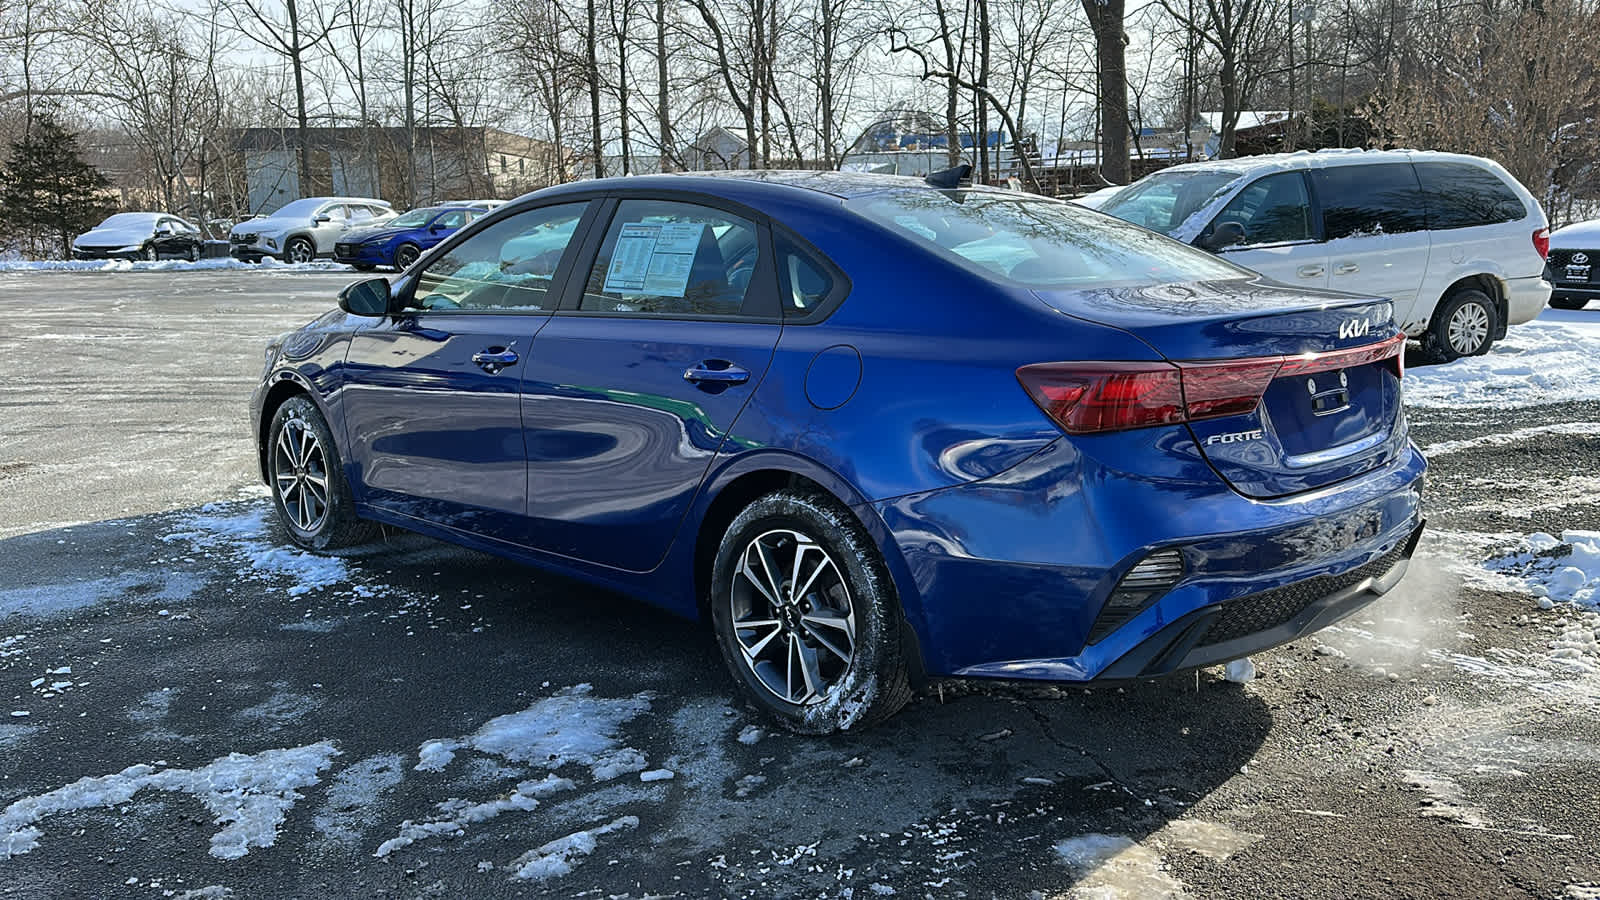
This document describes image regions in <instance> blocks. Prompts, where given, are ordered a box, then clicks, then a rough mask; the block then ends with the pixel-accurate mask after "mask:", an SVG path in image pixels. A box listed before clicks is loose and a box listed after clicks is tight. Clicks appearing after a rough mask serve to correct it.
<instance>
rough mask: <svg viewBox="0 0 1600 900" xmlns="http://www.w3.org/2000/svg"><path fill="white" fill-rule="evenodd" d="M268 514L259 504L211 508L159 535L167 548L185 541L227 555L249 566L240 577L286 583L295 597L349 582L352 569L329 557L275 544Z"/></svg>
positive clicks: (241, 572)
mask: <svg viewBox="0 0 1600 900" xmlns="http://www.w3.org/2000/svg"><path fill="white" fill-rule="evenodd" d="M269 514H270V509H269V508H268V507H267V506H265V505H258V506H256V507H254V508H252V509H248V510H245V511H243V512H229V511H227V510H226V509H224V508H223V507H221V506H218V505H217V504H214V503H208V504H206V505H205V506H202V507H201V508H200V512H199V513H198V514H196V515H191V516H187V517H185V518H184V519H183V521H182V522H181V523H180V529H181V530H179V531H175V532H172V533H171V534H166V535H162V537H161V539H162V540H163V541H166V542H167V543H172V542H174V541H187V542H188V543H190V544H192V545H194V547H195V548H196V549H199V550H202V551H206V552H208V553H212V554H221V553H230V554H234V555H236V556H238V557H241V558H242V559H243V560H244V561H245V562H247V563H248V564H249V565H248V568H244V569H240V570H239V571H238V574H239V575H240V576H241V577H244V578H252V579H255V580H261V581H267V580H271V581H277V580H280V579H287V580H288V581H289V586H288V587H287V588H285V591H286V592H287V593H288V595H289V596H291V597H299V596H302V595H304V594H309V593H310V592H312V591H315V590H321V589H323V588H327V587H331V586H332V585H335V584H338V583H340V582H342V581H345V580H347V579H348V578H349V577H350V567H349V566H348V565H347V564H346V563H345V561H344V560H342V559H339V558H338V557H333V556H319V555H317V554H314V553H308V552H306V551H304V550H300V549H297V548H294V547H291V546H288V545H284V544H279V543H276V542H275V541H274V540H273V539H272V537H271V536H270V535H269V534H268V528H267V516H268V515H269Z"/></svg>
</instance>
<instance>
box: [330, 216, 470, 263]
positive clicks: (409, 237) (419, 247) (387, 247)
mask: <svg viewBox="0 0 1600 900" xmlns="http://www.w3.org/2000/svg"><path fill="white" fill-rule="evenodd" d="M485 212H487V209H486V208H485V207H481V206H426V207H422V208H420V209H413V210H411V211H410V212H408V213H405V214H403V215H400V216H396V217H395V218H393V219H390V220H389V221H387V222H384V223H383V224H381V225H373V226H370V227H367V228H356V229H351V230H350V231H347V232H345V233H344V234H341V235H339V240H338V242H337V243H335V244H334V245H333V258H334V261H336V262H342V263H345V264H346V265H351V266H355V267H356V268H357V269H361V270H363V271H366V270H371V269H375V268H377V267H378V266H389V267H390V268H393V269H395V270H396V271H401V270H404V269H409V268H410V267H411V264H412V263H414V262H416V261H417V259H418V257H420V256H422V251H424V250H427V249H429V248H430V247H433V246H434V245H435V244H438V243H439V242H440V241H442V240H444V239H445V238H447V237H449V236H450V235H452V234H455V233H456V231H458V230H459V229H460V228H461V227H462V226H464V225H466V224H467V223H468V222H471V221H472V220H473V219H476V218H477V217H479V216H481V215H483V214H484V213H485Z"/></svg>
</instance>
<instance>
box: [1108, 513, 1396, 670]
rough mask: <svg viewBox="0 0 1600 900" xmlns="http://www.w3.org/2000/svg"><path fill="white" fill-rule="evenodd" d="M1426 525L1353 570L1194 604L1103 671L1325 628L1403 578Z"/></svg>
mask: <svg viewBox="0 0 1600 900" xmlns="http://www.w3.org/2000/svg"><path fill="white" fill-rule="evenodd" d="M1425 525H1426V523H1419V524H1418V525H1417V527H1416V529H1415V530H1414V531H1412V532H1411V535H1410V536H1409V537H1408V538H1407V539H1406V540H1405V541H1404V542H1402V543H1400V544H1397V545H1396V546H1395V547H1394V549H1392V550H1390V551H1389V552H1388V553H1386V554H1384V555H1383V556H1381V557H1379V558H1378V559H1375V560H1373V561H1372V562H1369V563H1367V564H1365V565H1362V566H1359V567H1357V568H1355V569H1352V570H1350V571H1349V572H1344V573H1341V574H1339V575H1319V576H1317V577H1315V578H1308V579H1306V580H1305V581H1300V582H1296V583H1295V584H1291V585H1286V586H1284V587H1281V588H1275V589H1273V590H1270V591H1263V592H1261V593H1259V594H1250V595H1248V596H1244V597H1237V598H1235V599H1233V600H1228V601H1225V602H1222V603H1218V604H1216V605H1214V606H1208V607H1206V608H1204V609H1198V610H1195V611H1194V612H1192V613H1190V614H1189V615H1187V616H1184V617H1183V618H1181V619H1179V620H1178V621H1176V622H1173V623H1172V624H1171V625H1168V626H1167V627H1166V628H1163V629H1162V630H1161V631H1159V632H1157V633H1156V634H1155V635H1154V636H1152V637H1151V638H1150V639H1149V640H1147V641H1145V642H1144V643H1143V644H1141V645H1139V647H1138V648H1136V649H1135V650H1134V651H1133V652H1131V653H1129V654H1128V655H1126V656H1124V657H1122V658H1121V659H1119V660H1117V661H1116V662H1115V663H1112V664H1111V665H1110V666H1109V667H1107V668H1106V670H1105V671H1104V672H1102V673H1101V674H1100V676H1099V678H1103V679H1125V678H1148V677H1152V676H1156V675H1166V674H1170V673H1172V672H1178V671H1182V670H1185V669H1196V668H1200V667H1201V666H1211V665H1216V664H1218V663H1224V662H1227V661H1229V660H1233V659H1239V658H1241V657H1245V656H1249V655H1250V654H1252V653H1260V652H1262V651H1263V650H1270V649H1272V648H1273V647H1277V646H1279V645H1281V644H1287V643H1289V642H1290V641H1293V640H1297V639H1299V638H1302V637H1305V636H1306V635H1308V634H1311V633H1312V632H1316V631H1320V630H1322V629H1324V628H1326V627H1328V626H1329V625H1332V624H1333V623H1335V622H1337V621H1339V620H1340V619H1343V618H1344V617H1345V616H1348V615H1350V614H1351V613H1353V612H1355V611H1356V610H1358V609H1360V608H1362V607H1363V606H1366V605H1367V604H1369V603H1371V602H1372V601H1374V600H1376V599H1378V598H1379V597H1381V596H1383V595H1384V594H1386V593H1388V592H1389V589H1390V588H1393V587H1394V586H1395V584H1397V583H1398V582H1399V581H1400V578H1401V577H1402V576H1403V575H1405V573H1406V567H1407V566H1408V565H1409V564H1410V562H1411V556H1412V554H1414V553H1416V550H1417V543H1418V542H1419V541H1421V540H1422V530H1423V528H1424V527H1425ZM1097 680H1098V679H1097Z"/></svg>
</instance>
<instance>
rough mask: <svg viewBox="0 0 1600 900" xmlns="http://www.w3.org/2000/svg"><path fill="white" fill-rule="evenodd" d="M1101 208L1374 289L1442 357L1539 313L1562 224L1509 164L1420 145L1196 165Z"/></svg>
mask: <svg viewBox="0 0 1600 900" xmlns="http://www.w3.org/2000/svg"><path fill="white" fill-rule="evenodd" d="M1100 210H1101V212H1105V213H1109V214H1111V215H1114V216H1116V217H1118V218H1121V219H1126V220H1127V221H1129V222H1133V223H1135V224H1138V225H1143V226H1144V227H1146V228H1149V229H1151V230H1153V231H1159V232H1162V233H1164V234H1167V235H1170V236H1171V237H1174V238H1177V239H1178V240H1181V241H1185V242H1187V243H1191V244H1194V245H1195V246H1198V247H1203V248H1205V249H1207V250H1210V251H1212V252H1214V253H1217V254H1220V255H1222V256H1223V257H1225V258H1226V259H1228V260H1229V261H1230V262H1236V263H1238V264H1239V265H1242V266H1245V267H1247V268H1250V269H1254V270H1256V271H1258V272H1261V273H1262V274H1264V275H1267V276H1269V277H1271V278H1273V279H1276V280H1278V281H1281V282H1284V283H1286V284H1300V285H1306V286H1308V287H1319V288H1331V289H1334V290H1339V291H1348V292H1351V293H1357V294H1374V295H1377V296H1380V297H1388V298H1389V299H1391V300H1393V301H1394V305H1395V310H1394V314H1395V319H1396V320H1397V321H1399V322H1401V323H1402V327H1403V328H1404V329H1405V332H1406V334H1408V335H1410V336H1411V337H1414V338H1420V339H1421V341H1422V346H1423V350H1424V352H1425V353H1426V354H1427V355H1428V356H1430V357H1432V358H1434V359H1436V360H1440V361H1447V360H1452V359H1456V358H1457V357H1461V356H1471V355H1474V354H1478V353H1483V352H1484V351H1485V350H1487V349H1488V348H1489V345H1490V344H1491V343H1493V342H1494V340H1496V339H1497V338H1500V337H1504V336H1505V330H1506V326H1507V325H1517V324H1521V323H1523V322H1527V321H1530V320H1532V319H1533V318H1535V317H1536V316H1538V315H1539V311H1540V310H1541V309H1543V308H1544V305H1545V301H1547V300H1548V299H1549V298H1550V284H1549V283H1548V282H1546V281H1545V280H1544V279H1543V277H1541V276H1542V274H1543V272H1544V265H1545V255H1546V253H1547V252H1548V250H1549V240H1550V230H1549V228H1548V227H1547V226H1548V225H1549V223H1548V221H1547V220H1546V219H1545V216H1544V211H1543V210H1541V209H1540V208H1539V203H1538V201H1536V200H1535V199H1534V198H1533V196H1532V195H1531V194H1529V193H1528V191H1527V190H1526V189H1525V188H1523V186H1522V185H1520V184H1518V183H1517V180H1516V179H1515V178H1512V177H1511V176H1510V175H1509V174H1507V172H1506V171H1505V169H1503V168H1501V167H1500V166H1499V165H1498V164H1497V163H1494V162H1492V161H1490V160H1487V159H1481V158H1479V157H1476V156H1464V155H1461V154H1456V153H1435V152H1424V151H1416V150H1320V151H1317V152H1315V153H1307V152H1299V153H1280V154H1273V155H1269V156H1251V157H1242V158H1239V159H1228V160H1216V161H1210V162H1199V163H1187V164H1184V165H1179V166H1173V167H1171V168H1168V169H1162V170H1161V171H1159V172H1156V173H1154V174H1152V175H1149V176H1147V177H1145V178H1143V179H1140V180H1139V181H1137V182H1135V183H1133V184H1131V185H1128V186H1127V187H1126V188H1123V189H1122V190H1121V191H1118V192H1117V193H1116V195H1115V196H1113V197H1111V198H1110V199H1109V200H1107V201H1106V202H1105V203H1104V204H1103V205H1102V206H1101V207H1100Z"/></svg>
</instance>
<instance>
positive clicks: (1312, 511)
mask: <svg viewBox="0 0 1600 900" xmlns="http://www.w3.org/2000/svg"><path fill="white" fill-rule="evenodd" d="M1161 431H1163V430H1162V429H1146V430H1144V431H1143V432H1142V433H1141V432H1128V433H1126V434H1124V435H1122V436H1119V437H1116V438H1114V439H1113V440H1112V441H1111V442H1102V444H1101V447H1100V448H1098V449H1103V450H1105V451H1107V452H1106V453H1105V454H1104V455H1100V454H1098V453H1097V454H1096V456H1098V458H1095V456H1091V455H1089V454H1086V453H1078V452H1075V449H1074V448H1073V446H1072V442H1068V441H1062V442H1059V443H1058V445H1056V446H1054V447H1052V448H1051V449H1047V450H1045V451H1041V452H1040V453H1039V454H1036V455H1035V457H1033V458H1032V459H1030V460H1029V461H1027V462H1025V463H1023V464H1022V465H1019V466H1017V467H1016V468H1015V469H1013V470H1011V471H1009V472H1007V473H1004V474H1002V475H1000V476H996V477H994V478H990V479H986V480H983V481H978V482H973V483H971V484H967V485H961V486H958V487H954V488H947V489H943V490H940V491H934V492H930V493H926V494H920V495H912V496H908V497H901V498H895V499H892V500H886V501H882V502H879V503H877V504H874V505H873V506H874V508H875V510H876V512H877V513H878V515H879V517H880V518H881V519H882V521H883V523H884V525H885V526H886V527H887V529H888V532H889V535H890V537H891V538H892V540H893V543H894V547H893V548H891V549H892V551H893V552H897V553H898V554H899V556H900V558H901V559H902V560H903V562H904V567H903V568H901V569H899V571H902V572H904V573H906V574H905V575H903V576H901V577H902V578H903V579H906V580H908V581H909V583H908V584H906V585H905V588H903V589H902V591H901V594H902V598H903V600H904V604H905V606H906V612H907V616H908V620H909V621H910V623H911V625H912V628H913V629H914V630H915V631H916V632H917V638H918V641H919V643H920V645H921V646H920V649H921V652H922V657H923V661H924V665H925V668H926V670H927V672H928V673H929V674H930V675H947V676H960V677H982V678H1004V679H1037V680H1049V681H1071V682H1083V681H1092V680H1096V679H1101V678H1122V677H1133V676H1137V675H1142V674H1154V673H1158V672H1168V671H1177V670H1179V669H1184V668H1193V667H1195V666H1201V665H1208V664H1211V663H1213V662H1223V661H1226V660H1228V659H1234V658H1238V657H1240V656H1246V655H1249V654H1250V653H1252V652H1256V651H1258V650H1261V649H1265V648H1267V647H1272V646H1276V645H1278V644H1281V643H1284V642H1286V641H1290V640H1294V639H1295V638H1297V637H1300V636H1302V635H1304V634H1308V633H1310V632H1311V631H1315V630H1316V629H1318V628H1321V627H1323V626H1325V625H1326V624H1327V623H1328V622H1330V621H1333V620H1334V619H1336V618H1338V617H1341V616H1343V615H1347V614H1348V613H1349V612H1351V611H1353V610H1354V609H1356V608H1359V607H1360V606H1361V605H1364V604H1365V603H1368V602H1371V601H1372V600H1374V599H1376V598H1377V597H1378V596H1379V595H1380V594H1381V593H1382V592H1383V591H1384V590H1386V589H1387V588H1388V587H1389V586H1390V585H1391V583H1392V581H1394V580H1398V577H1399V575H1400V574H1402V573H1403V571H1404V570H1403V568H1402V569H1400V570H1399V571H1395V565H1396V563H1398V562H1399V561H1400V560H1401V559H1409V557H1410V553H1411V551H1412V550H1413V549H1414V548H1415V541H1416V538H1417V536H1418V534H1419V533H1420V528H1421V525H1422V494H1421V487H1422V479H1423V475H1424V473H1425V471H1426V466H1427V464H1426V462H1425V461H1424V460H1423V458H1422V455H1421V454H1420V453H1418V452H1417V451H1416V449H1415V447H1414V446H1413V445H1411V444H1410V443H1409V442H1407V444H1406V450H1405V452H1403V453H1401V454H1400V456H1399V457H1398V458H1396V459H1394V460H1391V461H1390V462H1389V463H1387V464H1386V465H1384V466H1383V467H1381V468H1380V469H1378V470H1375V471H1372V472H1368V473H1366V474H1364V475H1361V476H1358V477H1356V478H1351V479H1347V480H1345V481H1342V482H1339V483H1336V484H1334V485H1330V486H1328V487H1326V488H1322V489H1319V490H1315V491H1310V492H1306V493H1303V494H1297V495H1294V496H1291V497H1287V498H1280V499H1276V500H1255V499H1251V498H1247V497H1244V496H1241V495H1240V494H1238V493H1236V492H1234V491H1232V490H1230V489H1229V488H1227V487H1226V485H1224V484H1222V482H1221V481H1220V479H1219V478H1218V477H1217V476H1216V474H1215V472H1213V471H1211V470H1210V469H1209V467H1206V466H1204V464H1203V463H1202V462H1198V459H1196V462H1195V463H1193V464H1185V463H1184V462H1183V452H1184V447H1183V446H1182V445H1181V444H1180V443H1179V442H1181V441H1184V440H1186V438H1184V437H1183V436H1182V435H1181V434H1177V433H1176V429H1175V433H1173V434H1170V435H1167V434H1162V433H1161ZM1097 440H1100V439H1097ZM1157 446H1161V447H1163V448H1164V449H1166V450H1167V451H1168V452H1167V453H1157V452H1153V451H1154V449H1155V447H1157ZM1190 447H1191V449H1192V445H1190ZM1174 451H1176V452H1174ZM1196 457H1198V454H1196ZM1138 460H1143V461H1144V465H1143V466H1140V465H1138V463H1137V461H1138ZM1141 469H1142V471H1141ZM1162 551H1177V552H1178V553H1179V554H1180V555H1181V557H1182V559H1183V561H1184V567H1183V574H1182V577H1181V578H1180V579H1179V580H1178V581H1176V583H1175V584H1174V585H1173V586H1171V587H1170V588H1169V589H1167V590H1166V592H1165V593H1159V592H1158V593H1157V595H1156V596H1155V597H1154V599H1152V600H1151V601H1150V602H1148V603H1147V604H1145V605H1143V606H1141V607H1139V608H1138V610H1137V611H1136V612H1132V613H1129V614H1128V615H1127V616H1125V617H1122V618H1116V619H1112V620H1102V619H1101V615H1102V613H1103V612H1105V611H1106V610H1107V609H1108V608H1109V607H1108V600H1109V599H1110V598H1111V596H1112V594H1113V592H1114V590H1115V589H1116V588H1117V586H1118V584H1119V582H1120V581H1121V579H1122V577H1123V576H1124V575H1126V574H1127V573H1129V572H1130V570H1132V569H1133V568H1134V567H1135V566H1136V565H1137V564H1138V563H1140V562H1141V561H1143V560H1145V559H1146V558H1147V557H1148V556H1150V555H1151V554H1154V553H1157V552H1162ZM1391 573H1392V577H1390V576H1391ZM1352 588H1355V590H1351V589H1352ZM1262 609H1267V610H1268V611H1270V612H1273V613H1274V614H1273V615H1264V614H1260V616H1259V617H1258V618H1254V619H1253V618H1251V611H1252V610H1255V611H1257V613H1258V614H1259V611H1260V610H1262ZM1107 621H1110V623H1111V624H1110V625H1109V626H1108V625H1107Z"/></svg>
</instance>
